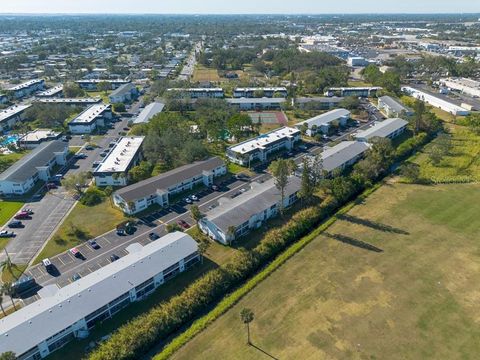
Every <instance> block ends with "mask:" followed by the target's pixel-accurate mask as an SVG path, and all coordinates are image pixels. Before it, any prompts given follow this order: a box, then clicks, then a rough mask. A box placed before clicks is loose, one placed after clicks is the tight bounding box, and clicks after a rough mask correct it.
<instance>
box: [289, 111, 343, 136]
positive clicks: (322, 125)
mask: <svg viewBox="0 0 480 360" xmlns="http://www.w3.org/2000/svg"><path fill="white" fill-rule="evenodd" d="M348 119H350V111H348V110H346V109H335V110H331V111H329V112H326V113H324V114H320V115H317V116H315V117H313V118H311V119H308V120H305V121H302V122H299V123H297V124H295V127H296V128H297V129H299V130H302V129H304V128H306V129H307V130H306V132H305V133H306V134H307V135H308V136H315V135H316V134H318V133H323V134H328V132H329V130H330V129H331V127H332V125H334V126H345V125H347V121H348Z"/></svg>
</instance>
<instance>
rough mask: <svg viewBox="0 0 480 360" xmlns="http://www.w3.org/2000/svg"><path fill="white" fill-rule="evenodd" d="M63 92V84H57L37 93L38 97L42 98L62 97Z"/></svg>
mask: <svg viewBox="0 0 480 360" xmlns="http://www.w3.org/2000/svg"><path fill="white" fill-rule="evenodd" d="M62 93H63V85H57V86H55V87H53V88H50V89H47V90H44V91H42V92H39V93H38V94H36V96H37V97H40V98H53V97H61V96H62Z"/></svg>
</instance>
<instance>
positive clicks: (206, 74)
mask: <svg viewBox="0 0 480 360" xmlns="http://www.w3.org/2000/svg"><path fill="white" fill-rule="evenodd" d="M193 81H194V82H195V81H200V82H201V81H220V76H218V71H217V70H216V69H208V68H206V67H204V66H201V65H199V66H197V67H196V68H195V70H194V72H193Z"/></svg>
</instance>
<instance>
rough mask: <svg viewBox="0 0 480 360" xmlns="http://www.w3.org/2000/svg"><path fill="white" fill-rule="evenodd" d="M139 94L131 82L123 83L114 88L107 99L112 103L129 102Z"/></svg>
mask: <svg viewBox="0 0 480 360" xmlns="http://www.w3.org/2000/svg"><path fill="white" fill-rule="evenodd" d="M138 95H139V92H138V90H137V88H136V87H135V85H133V84H132V83H127V84H123V85H121V86H120V87H118V88H117V89H116V90H114V91H113V92H112V93H111V94H110V95H109V96H108V99H109V100H110V102H111V103H112V104H115V103H129V102H132V101H133V100H135V99H136V98H137V97H138Z"/></svg>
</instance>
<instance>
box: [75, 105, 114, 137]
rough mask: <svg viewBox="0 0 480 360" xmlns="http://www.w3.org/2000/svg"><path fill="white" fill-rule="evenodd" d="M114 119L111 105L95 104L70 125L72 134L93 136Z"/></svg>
mask: <svg viewBox="0 0 480 360" xmlns="http://www.w3.org/2000/svg"><path fill="white" fill-rule="evenodd" d="M111 118H112V107H111V105H110V104H95V105H92V106H90V107H89V108H87V109H86V110H85V111H83V112H81V113H80V114H79V115H78V116H77V117H76V118H75V119H73V120H72V121H70V122H69V123H68V128H69V129H70V131H71V132H72V134H91V133H92V132H94V131H95V130H96V129H97V128H99V127H104V126H105V120H110V119H111Z"/></svg>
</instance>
